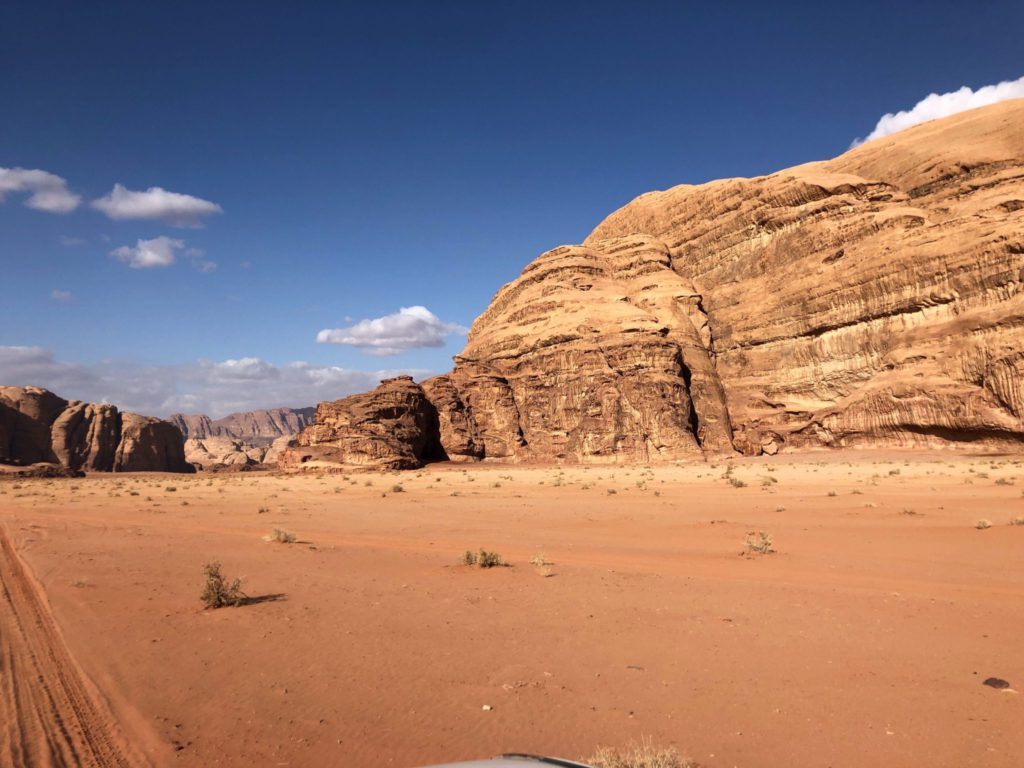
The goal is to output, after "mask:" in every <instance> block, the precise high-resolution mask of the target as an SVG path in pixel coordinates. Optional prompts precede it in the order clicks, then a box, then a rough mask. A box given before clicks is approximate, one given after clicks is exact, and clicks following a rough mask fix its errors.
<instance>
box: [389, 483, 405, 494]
mask: <svg viewBox="0 0 1024 768" xmlns="http://www.w3.org/2000/svg"><path fill="white" fill-rule="evenodd" d="M391 492H392V493H404V492H405V488H403V487H402V484H401V483H395V484H394V485H392V486H391Z"/></svg>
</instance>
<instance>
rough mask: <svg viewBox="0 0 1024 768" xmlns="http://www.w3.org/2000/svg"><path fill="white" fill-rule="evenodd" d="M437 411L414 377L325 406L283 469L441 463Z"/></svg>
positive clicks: (285, 456) (289, 451) (284, 456)
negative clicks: (437, 461) (439, 461)
mask: <svg viewBox="0 0 1024 768" xmlns="http://www.w3.org/2000/svg"><path fill="white" fill-rule="evenodd" d="M438 435H439V427H438V418H437V411H436V410H435V408H434V406H433V405H431V403H430V401H429V400H428V399H427V396H426V394H425V393H424V391H423V388H422V387H420V385H419V384H416V383H415V382H414V381H413V380H412V378H411V377H409V376H399V377H397V378H393V379H385V380H384V381H382V382H381V383H380V386H378V387H377V388H376V389H375V390H374V391H372V392H367V393H365V394H361V395H352V396H351V397H346V398H343V399H341V400H335V401H333V402H327V403H320V405H318V406H317V409H316V419H315V422H314V423H313V424H312V425H311V426H309V427H307V428H306V429H305V430H303V431H302V432H301V433H299V435H298V436H297V437H296V438H295V439H294V441H293V442H294V445H293V446H291V447H288V448H285V449H284V450H283V451H282V452H281V454H280V457H279V459H278V462H279V464H280V465H281V466H283V467H288V468H295V467H299V466H302V465H306V466H324V465H346V464H347V465H361V466H367V467H375V468H381V469H413V468H415V467H419V466H422V464H423V463H424V462H425V461H428V460H431V459H439V458H442V455H441V446H440V443H439V441H438Z"/></svg>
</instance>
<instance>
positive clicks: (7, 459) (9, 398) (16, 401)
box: [0, 387, 194, 472]
mask: <svg viewBox="0 0 1024 768" xmlns="http://www.w3.org/2000/svg"><path fill="white" fill-rule="evenodd" d="M40 462H49V463H54V464H59V465H60V466H62V467H66V468H68V469H71V470H87V471H99V472H142V471H146V472H191V471H194V470H193V468H192V466H191V465H190V464H188V463H186V462H185V455H184V451H183V449H182V439H181V432H179V431H178V429H177V427H175V426H174V425H173V424H170V423H169V422H166V421H161V420H160V419H154V418H152V417H149V416H139V415H138V414H135V413H121V412H119V411H118V410H117V408H115V407H114V406H112V405H104V404H94V403H83V402H81V401H78V400H73V401H70V402H69V401H67V400H65V399H63V398H62V397H58V396H57V395H55V394H53V393H52V392H49V391H47V390H45V389H41V388H39V387H0V463H6V464H22V465H28V464H36V463H40Z"/></svg>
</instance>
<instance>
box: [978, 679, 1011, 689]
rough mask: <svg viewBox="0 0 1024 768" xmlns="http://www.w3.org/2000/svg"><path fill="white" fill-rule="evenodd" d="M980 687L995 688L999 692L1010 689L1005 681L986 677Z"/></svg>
mask: <svg viewBox="0 0 1024 768" xmlns="http://www.w3.org/2000/svg"><path fill="white" fill-rule="evenodd" d="M982 685H987V686H988V687H989V688H997V689H1000V690H1002V689H1003V688H1009V687H1010V683H1009V682H1008V681H1007V680H1002V679H1000V678H998V677H988V678H986V679H985V680H984V681H983V682H982Z"/></svg>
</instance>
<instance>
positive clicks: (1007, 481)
mask: <svg viewBox="0 0 1024 768" xmlns="http://www.w3.org/2000/svg"><path fill="white" fill-rule="evenodd" d="M996 485H1013V480H1010V479H1009V478H1006V477H1000V478H997V479H996Z"/></svg>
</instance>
